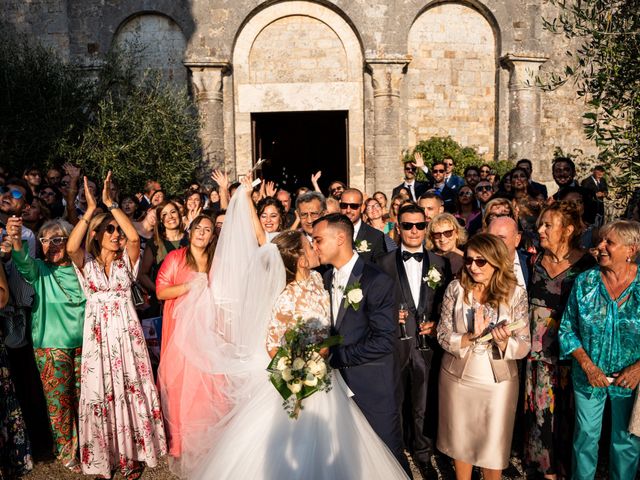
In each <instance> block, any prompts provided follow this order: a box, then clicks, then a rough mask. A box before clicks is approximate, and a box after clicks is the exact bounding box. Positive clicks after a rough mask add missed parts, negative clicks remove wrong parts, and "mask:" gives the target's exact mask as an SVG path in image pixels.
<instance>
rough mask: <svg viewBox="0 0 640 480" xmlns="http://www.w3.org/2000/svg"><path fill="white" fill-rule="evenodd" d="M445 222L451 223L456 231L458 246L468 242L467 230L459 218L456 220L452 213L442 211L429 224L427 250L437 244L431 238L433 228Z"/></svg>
mask: <svg viewBox="0 0 640 480" xmlns="http://www.w3.org/2000/svg"><path fill="white" fill-rule="evenodd" d="M443 224H449V225H450V226H451V228H453V229H454V230H455V231H456V234H457V238H456V248H457V247H460V245H464V244H465V243H466V242H467V231H466V230H465V229H464V227H463V226H462V225H460V223H459V222H458V220H456V217H454V216H453V215H451V214H450V213H441V214H439V215H436V216H435V217H433V220H431V221H430V222H429V226H428V227H427V238H426V239H425V243H426V244H427V250H433V249H434V248H435V244H434V243H433V240H431V235H432V234H433V229H434V228H435V227H438V226H440V225H443Z"/></svg>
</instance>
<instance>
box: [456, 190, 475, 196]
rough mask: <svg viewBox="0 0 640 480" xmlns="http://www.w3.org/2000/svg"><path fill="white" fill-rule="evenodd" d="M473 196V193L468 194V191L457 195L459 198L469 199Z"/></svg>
mask: <svg viewBox="0 0 640 480" xmlns="http://www.w3.org/2000/svg"><path fill="white" fill-rule="evenodd" d="M472 195H473V192H470V191H469V190H465V191H464V192H460V193H459V194H458V196H459V197H471V196H472Z"/></svg>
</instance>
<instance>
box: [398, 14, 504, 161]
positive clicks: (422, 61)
mask: <svg viewBox="0 0 640 480" xmlns="http://www.w3.org/2000/svg"><path fill="white" fill-rule="evenodd" d="M499 36H500V32H499V29H498V27H497V23H496V22H495V18H493V16H492V15H490V14H489V13H488V12H487V11H486V9H482V10H481V9H480V8H477V7H476V6H474V5H472V4H470V3H460V2H441V3H436V4H433V5H430V6H429V7H428V8H427V9H425V10H423V11H422V12H421V14H420V15H419V16H418V17H417V18H416V20H415V21H414V23H413V25H412V26H411V29H410V31H409V36H408V41H407V44H408V53H409V56H410V57H411V58H412V60H411V63H410V64H409V67H408V70H407V77H408V78H407V123H408V137H407V143H408V146H413V145H415V144H416V143H417V142H418V141H420V140H424V139H426V138H429V137H431V136H436V135H437V136H447V135H450V136H451V137H452V138H454V139H455V140H456V141H458V142H459V143H461V144H462V145H464V146H470V147H474V148H476V149H477V150H478V151H479V152H480V153H481V154H483V155H485V157H486V158H487V159H493V158H496V156H497V150H498V145H497V138H498V134H497V125H498V122H497V112H498V111H499V110H498V103H499V102H498V90H499V88H498V85H499V63H498V58H499V51H498V50H499V43H500V39H499Z"/></svg>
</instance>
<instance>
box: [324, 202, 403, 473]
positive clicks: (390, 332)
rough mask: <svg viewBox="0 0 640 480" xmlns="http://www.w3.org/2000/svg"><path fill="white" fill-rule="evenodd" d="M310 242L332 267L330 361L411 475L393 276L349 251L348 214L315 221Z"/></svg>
mask: <svg viewBox="0 0 640 480" xmlns="http://www.w3.org/2000/svg"><path fill="white" fill-rule="evenodd" d="M313 244H314V248H315V249H316V251H317V252H318V255H319V257H320V262H321V263H323V264H328V265H332V266H333V268H332V269H330V270H329V271H327V272H326V273H325V275H324V285H325V288H326V289H327V290H328V291H329V293H330V295H331V314H332V327H333V328H332V329H333V333H336V334H339V335H342V337H343V338H344V341H343V343H342V344H341V345H338V346H336V347H333V348H332V349H331V360H330V364H331V366H332V367H333V368H339V369H340V373H341V374H342V377H343V378H344V380H345V382H346V383H347V385H348V386H349V388H350V389H351V390H352V391H353V392H354V394H355V395H354V400H355V402H356V404H357V405H358V407H360V410H362V413H363V414H364V416H365V417H366V419H367V421H368V422H369V423H370V424H371V427H372V428H373V430H374V431H375V432H376V433H377V434H378V436H379V437H380V438H381V439H382V441H383V442H384V443H386V445H387V446H388V447H389V449H390V450H391V452H392V453H393V454H394V455H395V456H396V458H397V459H398V461H399V462H400V464H401V465H402V467H403V468H404V469H405V471H406V472H407V474H408V475H409V476H411V471H410V468H409V464H408V462H407V459H406V457H405V456H404V453H403V448H402V430H401V425H400V410H399V408H398V406H397V400H396V396H395V391H396V382H397V379H398V372H397V368H396V364H395V362H394V349H395V343H396V334H397V324H396V321H395V315H394V305H395V301H394V297H393V291H394V285H393V281H392V280H391V278H390V277H389V276H388V275H386V274H385V273H383V272H382V271H381V270H380V269H379V268H377V267H376V266H375V265H372V264H370V263H366V262H365V261H364V260H362V259H361V258H360V257H359V256H358V254H357V253H355V252H354V251H353V223H352V222H351V220H349V218H348V217H347V216H346V215H342V214H339V213H332V214H329V215H327V216H325V217H322V218H319V219H318V220H316V221H315V222H314V223H313Z"/></svg>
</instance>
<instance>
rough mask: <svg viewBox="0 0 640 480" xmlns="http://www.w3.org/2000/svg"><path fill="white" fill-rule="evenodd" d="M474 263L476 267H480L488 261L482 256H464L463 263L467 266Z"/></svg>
mask: <svg viewBox="0 0 640 480" xmlns="http://www.w3.org/2000/svg"><path fill="white" fill-rule="evenodd" d="M474 263H475V264H476V265H477V266H478V267H480V268H482V267H484V266H485V265H486V264H487V263H489V262H488V261H487V260H486V259H484V258H473V257H464V264H465V265H466V266H467V267H470V266H471V265H472V264H474Z"/></svg>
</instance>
